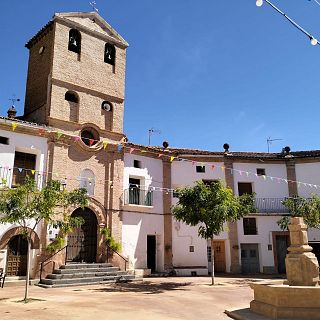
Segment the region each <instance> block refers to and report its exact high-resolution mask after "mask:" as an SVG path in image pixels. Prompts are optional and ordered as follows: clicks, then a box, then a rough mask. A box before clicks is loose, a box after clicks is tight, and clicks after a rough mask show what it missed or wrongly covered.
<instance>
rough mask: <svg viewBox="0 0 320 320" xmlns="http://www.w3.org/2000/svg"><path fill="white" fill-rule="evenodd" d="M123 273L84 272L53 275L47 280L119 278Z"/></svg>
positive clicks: (124, 273)
mask: <svg viewBox="0 0 320 320" xmlns="http://www.w3.org/2000/svg"><path fill="white" fill-rule="evenodd" d="M126 274H127V272H125V271H111V272H110V271H99V272H92V271H89V270H86V272H77V273H53V274H49V275H48V276H47V279H72V278H86V277H87V278H88V277H104V276H121V275H126Z"/></svg>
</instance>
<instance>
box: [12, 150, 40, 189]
mask: <svg viewBox="0 0 320 320" xmlns="http://www.w3.org/2000/svg"><path fill="white" fill-rule="evenodd" d="M36 158H37V157H36V155H35V154H30V153H23V152H17V151H16V153H15V155H14V165H13V166H14V168H13V174H12V187H17V186H19V185H21V184H23V183H24V182H25V179H26V177H27V176H30V177H32V176H34V174H35V172H33V170H35V168H36Z"/></svg>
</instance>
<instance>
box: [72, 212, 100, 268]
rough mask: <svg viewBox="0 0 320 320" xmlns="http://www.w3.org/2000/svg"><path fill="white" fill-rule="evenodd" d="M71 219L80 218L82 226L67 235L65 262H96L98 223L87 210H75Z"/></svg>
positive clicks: (93, 214) (94, 216)
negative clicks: (82, 222) (82, 221)
mask: <svg viewBox="0 0 320 320" xmlns="http://www.w3.org/2000/svg"><path fill="white" fill-rule="evenodd" d="M71 217H73V218H75V217H81V218H82V219H83V220H84V224H83V225H82V226H80V227H78V228H73V231H72V232H70V233H69V234H68V247H67V261H69V262H96V255H97V231H98V228H97V226H98V222H97V218H96V215H95V213H94V212H93V211H92V210H90V209H89V208H85V209H81V208H79V209H76V210H75V211H74V212H73V213H72V215H71Z"/></svg>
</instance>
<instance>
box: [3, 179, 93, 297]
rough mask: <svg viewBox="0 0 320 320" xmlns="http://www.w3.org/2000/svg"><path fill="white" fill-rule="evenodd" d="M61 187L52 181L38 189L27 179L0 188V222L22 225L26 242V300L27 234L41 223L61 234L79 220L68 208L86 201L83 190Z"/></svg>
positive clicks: (29, 238) (57, 182)
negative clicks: (18, 183)
mask: <svg viewBox="0 0 320 320" xmlns="http://www.w3.org/2000/svg"><path fill="white" fill-rule="evenodd" d="M62 189H63V188H61V184H60V182H59V181H54V180H51V181H49V182H48V183H47V185H46V186H45V187H43V188H42V189H38V188H37V185H36V182H35V180H33V179H31V178H27V179H26V181H25V184H23V185H21V186H19V187H17V188H15V189H8V188H2V189H0V223H12V224H18V225H19V226H21V227H22V228H23V234H24V235H25V236H26V239H27V241H28V265H27V279H26V291H25V301H27V299H28V283H29V273H30V256H31V255H30V248H31V237H32V234H33V232H34V231H35V229H36V227H37V226H38V225H39V224H40V223H42V222H45V223H47V224H51V225H54V226H57V227H59V228H60V231H61V233H62V234H66V233H68V232H69V231H71V229H72V227H73V226H78V225H79V224H81V223H83V222H82V221H80V220H79V218H71V217H70V216H69V215H68V208H69V207H71V206H75V207H82V208H84V207H85V206H86V205H87V202H88V199H87V193H86V190H85V189H76V190H73V191H67V190H64V189H63V190H62ZM60 245H61V243H60Z"/></svg>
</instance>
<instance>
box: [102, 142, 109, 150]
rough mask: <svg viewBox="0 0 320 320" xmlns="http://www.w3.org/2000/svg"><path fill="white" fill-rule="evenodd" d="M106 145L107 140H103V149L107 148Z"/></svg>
mask: <svg viewBox="0 0 320 320" xmlns="http://www.w3.org/2000/svg"><path fill="white" fill-rule="evenodd" d="M107 145H108V142H105V141H104V142H103V150H106V149H107Z"/></svg>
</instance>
